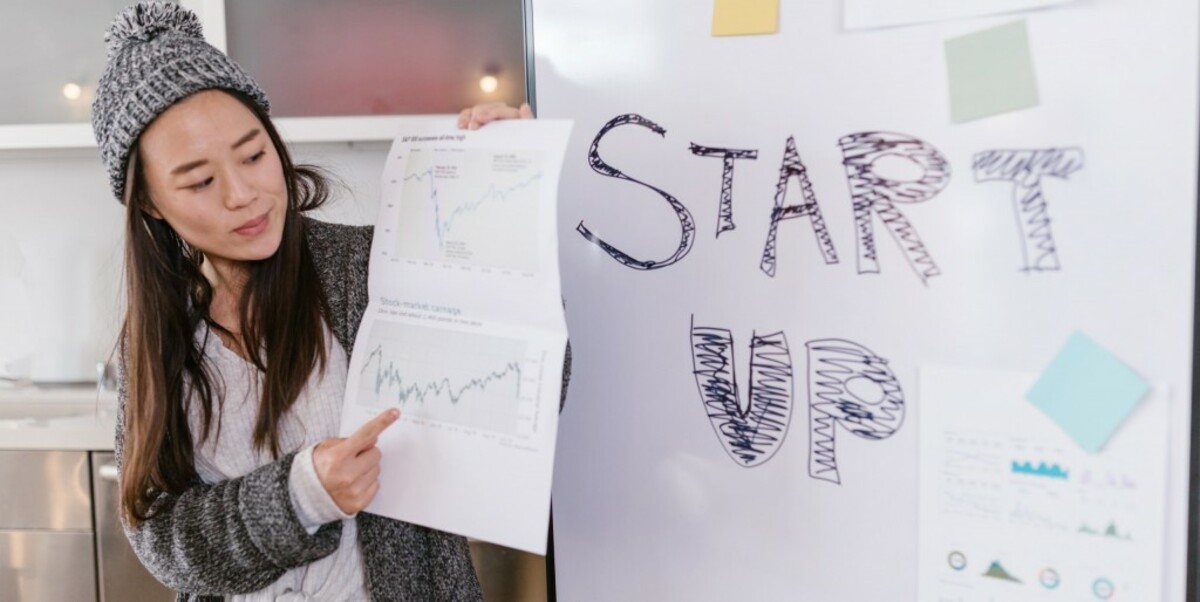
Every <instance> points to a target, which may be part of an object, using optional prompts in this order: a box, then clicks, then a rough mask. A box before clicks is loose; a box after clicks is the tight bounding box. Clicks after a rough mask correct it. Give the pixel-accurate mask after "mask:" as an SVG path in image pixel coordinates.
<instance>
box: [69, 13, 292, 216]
mask: <svg viewBox="0 0 1200 602" xmlns="http://www.w3.org/2000/svg"><path fill="white" fill-rule="evenodd" d="M104 41H105V42H106V43H107V44H108V65H107V66H106V67H105V68H104V74H103V75H101V76H100V83H99V85H98V86H97V88H96V99H95V100H94V101H93V102H92V130H93V132H94V133H95V135H96V143H97V144H99V146H100V157H101V159H103V160H104V166H105V167H106V168H107V169H108V179H109V183H110V184H111V185H112V191H113V194H114V195H116V197H117V200H118V201H121V202H122V203H123V202H124V191H125V171H126V169H127V167H128V165H127V164H128V162H129V151H130V149H131V148H132V147H133V145H134V143H136V142H137V139H138V136H139V135H141V133H142V130H143V129H145V128H146V126H147V125H149V124H150V122H151V121H153V120H154V118H155V117H158V115H159V114H160V113H162V112H163V111H165V110H166V109H167V107H170V106H171V105H172V104H174V103H175V102H176V101H179V100H180V99H182V98H184V97H186V96H188V95H190V94H193V93H195V92H199V91H201V90H207V89H211V88H227V89H231V90H237V91H239V92H242V93H244V94H246V95H247V96H249V97H250V98H251V99H253V100H254V102H255V103H256V104H257V105H258V106H260V107H262V109H263V111H269V110H270V104H269V103H268V102H267V95H266V94H265V93H264V92H263V91H262V89H261V88H259V87H258V84H257V83H255V82H254V80H253V79H250V76H249V75H246V73H245V72H244V71H242V69H241V67H238V66H237V65H236V64H235V63H234V62H233V61H231V60H229V57H227V56H225V54H224V53H222V52H221V51H220V50H217V49H216V48H213V47H212V46H210V45H209V44H208V43H207V42H205V41H204V36H203V35H202V34H201V31H200V20H199V19H198V18H196V15H195V13H193V12H191V11H189V10H187V9H185V8H182V7H180V6H178V5H176V4H164V3H161V2H142V3H139V4H136V5H134V6H131V7H129V8H127V9H125V10H124V11H123V12H121V14H119V15H117V18H116V19H113V22H112V25H110V26H109V27H108V30H107V31H105V33H104Z"/></svg>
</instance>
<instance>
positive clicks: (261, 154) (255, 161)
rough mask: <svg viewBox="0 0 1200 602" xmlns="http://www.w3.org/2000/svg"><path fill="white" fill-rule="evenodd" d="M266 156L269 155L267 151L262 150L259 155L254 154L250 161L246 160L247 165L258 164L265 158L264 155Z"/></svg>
mask: <svg viewBox="0 0 1200 602" xmlns="http://www.w3.org/2000/svg"><path fill="white" fill-rule="evenodd" d="M266 154H267V151H265V150H260V151H258V152H257V153H254V154H253V155H251V156H250V158H249V159H246V162H247V163H257V162H258V160H259V159H261V158H263V155H266Z"/></svg>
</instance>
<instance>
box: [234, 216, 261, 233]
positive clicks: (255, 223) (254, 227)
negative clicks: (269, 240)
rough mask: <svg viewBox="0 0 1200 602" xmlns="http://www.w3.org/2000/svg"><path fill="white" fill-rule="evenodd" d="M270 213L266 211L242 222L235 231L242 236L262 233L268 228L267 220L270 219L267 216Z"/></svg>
mask: <svg viewBox="0 0 1200 602" xmlns="http://www.w3.org/2000/svg"><path fill="white" fill-rule="evenodd" d="M269 215H270V214H268V213H264V214H262V215H260V216H258V217H256V218H254V219H252V220H250V221H248V222H246V223H244V224H242V225H241V226H240V227H239V228H238V229H237V230H234V232H237V233H238V234H241V235H242V236H255V235H258V234H262V231H263V230H266V229H267V221H268V219H267V217H268V216H269Z"/></svg>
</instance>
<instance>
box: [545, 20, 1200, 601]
mask: <svg viewBox="0 0 1200 602" xmlns="http://www.w3.org/2000/svg"><path fill="white" fill-rule="evenodd" d="M840 11H841V3H838V2H827V3H801V2H783V3H782V7H781V9H780V22H779V33H778V34H776V35H769V36H749V37H731V38H714V37H711V36H710V35H709V31H710V27H711V21H710V20H711V15H712V2H711V0H686V1H679V2H670V3H667V2H644V1H640V0H610V1H608V2H602V3H598V2H589V1H586V0H533V1H532V20H533V45H534V50H535V62H536V101H537V109H538V113H539V116H541V117H555V118H558V117H565V118H571V119H574V120H575V122H576V127H575V130H574V135H573V139H572V142H571V146H570V149H569V151H568V156H567V161H566V165H565V167H564V173H563V185H562V188H561V190H560V199H561V200H560V203H561V208H560V214H559V215H560V245H561V250H560V253H561V265H562V272H563V286H564V295H565V298H566V309H567V319H568V325H569V330H570V336H571V341H572V346H573V351H574V358H575V363H574V370H573V378H572V382H571V388H570V392H569V397H568V400H567V405H566V408H565V410H564V412H563V414H562V419H561V423H560V429H561V430H560V435H559V439H558V441H559V445H558V451H557V462H556V470H555V482H554V523H555V525H554V527H555V528H554V550H555V567H554V569H555V581H556V587H557V594H558V597H559V599H562V600H570V601H572V602H576V601H589V600H597V601H600V600H604V601H607V600H695V601H703V600H746V599H766V600H782V599H793V600H836V601H838V602H859V601H861V602H867V601H872V602H873V601H878V600H889V601H891V600H915V599H916V595H917V594H916V591H917V566H916V554H917V538H918V533H919V529H920V525H919V524H918V521H917V485H916V483H917V476H918V475H917V466H918V457H917V449H918V432H919V425H920V396H919V392H918V391H917V387H916V384H917V381H918V378H917V374H918V372H919V370H920V369H921V368H922V367H925V366H930V365H952V366H962V367H965V368H971V369H994V370H1003V371H1016V372H1023V373H1030V372H1034V373H1036V372H1038V371H1040V370H1041V369H1042V368H1043V367H1044V366H1045V365H1046V364H1047V363H1048V362H1049V361H1050V360H1051V358H1052V357H1053V356H1054V354H1055V353H1056V351H1057V350H1058V349H1059V348H1060V347H1061V346H1062V344H1063V343H1064V341H1066V340H1067V338H1068V337H1069V336H1070V335H1071V333H1073V332H1075V331H1081V332H1085V333H1087V334H1088V335H1089V336H1091V337H1092V338H1094V339H1095V340H1096V341H1099V342H1100V343H1101V344H1103V345H1104V346H1105V347H1106V348H1108V349H1110V350H1112V351H1114V352H1115V353H1117V354H1118V355H1119V356H1120V358H1121V359H1122V360H1124V361H1125V362H1126V363H1127V364H1128V365H1129V366H1130V367H1132V368H1133V369H1134V370H1136V371H1137V372H1138V373H1139V374H1140V375H1141V376H1142V377H1143V378H1145V379H1146V380H1147V381H1149V382H1151V383H1156V384H1161V386H1162V388H1163V390H1164V391H1165V394H1166V395H1167V403H1169V408H1170V409H1169V412H1170V425H1171V426H1170V427H1169V430H1168V432H1164V433H1163V436H1164V437H1167V438H1169V463H1168V466H1167V471H1168V487H1167V490H1166V491H1165V492H1164V493H1163V495H1162V497H1161V503H1162V504H1163V505H1164V507H1165V512H1166V524H1165V525H1164V526H1163V533H1164V537H1165V544H1164V545H1165V547H1166V549H1165V558H1166V562H1165V566H1164V567H1163V584H1164V591H1165V592H1166V597H1165V599H1168V600H1172V601H1180V600H1183V599H1184V595H1185V586H1186V584H1185V574H1186V571H1187V533H1188V529H1189V524H1188V521H1187V504H1188V457H1189V444H1190V442H1189V432H1190V424H1191V422H1190V420H1191V416H1190V404H1191V398H1192V392H1191V382H1192V376H1191V366H1192V363H1191V362H1192V341H1193V324H1192V315H1193V314H1192V312H1193V291H1194V273H1195V266H1194V258H1195V250H1196V240H1195V224H1196V215H1195V203H1196V186H1195V182H1196V165H1197V108H1198V106H1200V104H1198V99H1197V84H1198V81H1197V71H1198V69H1200V67H1198V62H1197V57H1198V55H1200V52H1198V49H1197V42H1196V40H1197V37H1198V35H1197V34H1198V31H1197V22H1198V20H1197V19H1198V16H1200V15H1198V13H1197V7H1196V5H1195V3H1193V2H1186V1H1183V0H1151V1H1148V2H1137V3H1133V2H1115V1H1108V0H1097V1H1093V2H1077V3H1072V4H1068V5H1065V6H1063V7H1061V8H1055V9H1052V10H1041V11H1034V12H1028V13H1024V14H1017V15H1012V14H1010V15H1003V16H994V17H984V18H975V19H969V20H960V21H953V22H941V23H932V24H925V25H919V26H912V27H898V28H892V29H881V30H871V31H854V32H847V31H843V30H842V29H841V27H840V22H841V14H840ZM1016 19H1025V20H1026V21H1027V25H1028V31H1029V38H1030V45H1031V49H1032V53H1033V58H1034V65H1035V71H1036V76H1037V84H1038V95H1039V105H1038V106H1037V107H1036V108H1033V109H1027V110H1022V111H1017V112H1012V113H1007V114H1002V115H998V116H994V117H990V118H985V119H981V120H978V121H971V122H967V123H960V124H954V123H951V121H950V108H949V100H948V91H947V81H946V63H945V58H944V54H943V46H944V40H945V39H947V38H951V37H954V36H957V35H961V34H965V33H969V32H973V31H977V30H981V29H985V28H987V27H991V26H994V25H999V24H1003V23H1007V22H1011V21H1013V20H1016ZM897 148H899V149H904V154H905V155H906V156H907V157H908V158H909V160H910V163H904V162H900V163H899V164H896V165H893V166H890V167H887V169H895V170H904V169H909V170H910V171H911V170H913V169H914V167H913V165H912V163H913V162H915V163H916V164H917V166H918V169H917V171H916V172H914V173H916V175H914V176H913V177H914V178H919V179H920V181H919V182H917V183H915V184H911V185H904V186H899V187H898V188H897V189H889V190H887V191H884V195H885V196H887V198H885V199H883V202H885V204H882V205H881V204H878V203H876V202H877V201H879V199H874V200H872V199H869V198H867V197H864V196H862V195H863V194H870V193H871V192H872V190H874V189H872V188H871V187H870V186H867V184H869V182H865V181H864V180H862V179H861V178H860V179H859V180H855V178H854V174H855V172H854V170H855V169H858V170H859V171H858V172H857V173H858V174H859V175H860V176H863V173H864V172H863V171H862V170H863V169H867V170H868V171H869V169H871V166H872V165H873V164H872V161H873V160H874V159H878V158H879V156H878V154H874V155H873V154H872V153H876V151H879V149H897ZM713 149H729V150H727V151H718V150H713ZM1009 151H1031V152H1032V151H1039V152H1042V153H1043V154H1041V155H1037V156H1036V157H1033V156H1027V157H1025V158H1026V159H1032V160H1037V161H1039V162H1040V164H1042V165H1048V166H1050V167H1047V168H1046V171H1045V172H1043V173H1042V176H1043V177H1041V178H1040V179H1035V180H1036V182H1035V184H1036V185H1037V190H1031V189H1030V186H1032V184H1030V185H1029V186H1024V187H1022V186H1018V185H1016V184H1014V183H1013V182H1012V181H1011V180H1008V179H1004V177H1003V173H1002V172H1003V170H1002V169H999V168H997V169H990V168H989V167H997V166H999V165H1003V164H1004V160H1005V159H1007V160H1012V159H1014V156H1015V155H1013V154H1012V153H1011V152H1009ZM989 153H990V154H989ZM1004 153H1008V154H1007V155H1006V154H1004ZM884 154H886V153H884ZM725 155H730V157H731V158H730V159H729V160H728V161H727V160H726V159H725ZM751 155H753V157H751ZM1018 158H1019V157H1018ZM726 163H730V164H731V165H732V179H731V180H730V182H731V185H730V186H729V187H728V188H729V192H730V195H729V202H728V203H726V202H725V201H724V200H723V195H722V192H723V181H724V180H723V168H724V165H725V164H726ZM886 163H887V159H884V160H883V162H881V163H879V164H874V165H875V167H877V168H878V169H879V170H884V169H885V164H886ZM864 166H866V167H864ZM781 173H782V174H783V175H785V176H787V177H786V178H781ZM864 177H865V176H864ZM781 179H783V180H784V181H783V184H782V189H783V194H782V195H781V194H780V187H781ZM897 179H899V176H897ZM856 184H857V185H858V187H857V188H856ZM1027 184H1028V182H1027ZM875 192H879V191H878V190H875ZM1033 193H1039V194H1040V195H1041V196H1042V198H1044V199H1045V201H1046V203H1045V206H1044V207H1043V209H1044V211H1042V213H1041V214H1040V215H1039V216H1030V215H1024V216H1023V215H1022V214H1021V212H1020V210H1019V206H1017V205H1015V203H1017V202H1018V199H1019V198H1028V196H1029V195H1031V194H1033ZM856 194H858V196H857V197H856V196H855V195H856ZM888 195H891V196H888ZM1022 195H1024V197H1023V196H1022ZM814 199H815V201H814ZM856 200H857V201H859V202H860V205H859V209H860V210H859V213H858V214H857V215H856V210H855V201H856ZM914 201H915V202H914ZM814 202H815V205H817V206H819V215H817V214H816V212H815V211H814V210H813V208H812V206H811V205H812V204H814ZM862 202H870V203H875V204H870V205H868V207H869V210H868V211H866V212H865V214H866V219H863V216H862V214H863V210H862V207H863V206H864V205H861V203H862ZM806 204H807V205H809V206H808V207H807V208H805V207H804V205H806ZM777 206H778V207H779V210H778V211H776V207H777ZM789 207H792V208H791V209H789ZM891 210H894V211H892V212H891V213H888V211H891ZM773 212H774V213H773ZM773 215H775V216H776V217H784V218H786V219H779V220H775V223H774V224H773V220H772V216H773ZM1043 218H1044V219H1048V220H1049V224H1050V229H1051V233H1052V234H1051V235H1047V234H1046V232H1045V228H1041V229H1038V228H1036V226H1038V225H1043V226H1044V225H1045V222H1044V221H1042V222H1039V221H1038V219H1043ZM1047 236H1051V238H1050V239H1047ZM1039 237H1040V238H1039ZM772 242H773V244H772ZM1048 249H1050V251H1049V252H1048V253H1047V250H1048ZM752 341H754V342H755V343H756V344H755V345H754V346H753V347H752V346H751V342H752ZM697 350H700V352H698V351H697ZM705 352H706V353H708V355H707V356H705V355H704V353H705ZM730 353H731V354H732V359H733V361H732V362H731V363H728V365H726V364H721V361H720V359H719V358H722V357H728V355H722V354H730ZM823 353H824V354H833V356H832V357H835V358H836V357H851V356H855V355H856V354H857V356H858V357H859V358H860V360H863V361H865V360H866V359H869V358H879V359H882V360H885V361H886V369H887V370H890V372H891V376H892V377H894V379H893V380H894V383H895V384H896V387H897V390H896V391H895V392H894V393H895V395H896V397H895V399H893V400H892V401H891V402H889V403H892V406H891V408H890V413H889V414H888V415H887V416H886V417H885V418H883V419H880V420H878V421H877V422H876V423H874V424H871V425H867V426H866V427H865V428H866V430H868V431H870V434H871V435H872V436H855V435H853V434H851V433H850V431H849V430H848V429H847V428H846V426H845V424H844V423H840V422H839V424H838V425H836V426H831V424H830V423H829V421H826V422H825V423H824V424H823V425H822V424H821V423H819V421H818V422H814V421H813V416H816V417H817V418H820V417H821V416H822V415H821V414H820V413H819V412H816V413H814V410H813V409H812V408H811V407H810V403H809V389H810V384H809V383H808V382H806V381H807V380H808V378H807V375H809V374H810V372H809V371H810V369H811V368H810V366H811V365H812V363H813V362H814V361H821V358H822V357H826V358H828V357H831V356H829V355H826V356H822V355H821V354H823ZM838 354H841V355H840V356H839V355H838ZM714 358H718V359H715V360H714ZM752 359H753V360H755V361H754V362H752V361H751V360H752ZM710 360H711V361H712V362H715V363H708V362H709V361H710ZM784 365H790V366H791V368H792V370H791V377H790V378H791V381H790V382H787V378H785V377H782V376H781V375H782V374H784V373H786V372H787V371H786V370H781V369H780V366H784ZM874 365H876V366H878V365H879V364H878V363H875V364H874ZM730 370H732V372H730ZM734 379H736V381H737V382H738V383H741V384H740V387H741V393H742V395H743V396H745V394H746V389H748V388H749V387H748V386H747V383H750V382H752V381H753V382H759V383H768V384H769V383H772V382H774V383H775V384H777V385H778V386H779V390H778V391H774V392H773V390H772V389H771V388H770V387H766V386H764V387H760V389H759V391H758V392H759V393H760V394H761V395H760V396H759V397H758V398H756V401H755V402H754V403H758V404H759V406H757V407H758V408H759V409H760V410H761V413H760V414H761V416H763V417H767V418H770V417H774V421H773V422H772V420H764V421H761V422H760V424H759V426H763V427H764V428H762V429H760V430H758V431H756V432H755V433H756V437H757V436H758V435H762V434H763V433H766V435H763V436H762V437H759V438H755V439H753V440H746V439H743V440H738V439H737V433H738V429H737V425H736V424H735V425H732V426H731V425H730V424H728V421H726V422H724V423H723V422H721V421H718V420H710V418H709V413H710V410H712V408H713V407H718V408H719V406H720V404H721V403H722V401H721V390H720V388H721V387H722V386H727V385H728V382H729V381H730V380H734ZM772 379H774V380H772ZM780 379H782V380H780ZM789 388H790V390H791V401H790V402H788V401H787V399H786V398H787V397H788V395H787V393H786V390H787V389H789ZM780 391H783V392H780ZM775 393H778V395H777V396H775V397H772V395H774V394H775ZM706 395H707V396H706ZM727 398H728V396H726V399H727ZM789 403H790V405H788V404H789ZM713 404H715V406H714V405H713ZM784 406H787V407H786V408H785V407H784ZM843 418H844V417H843ZM834 419H837V417H834ZM822 426H824V427H826V428H824V430H823V429H822ZM768 427H775V428H774V430H773V431H772V429H771V428H768ZM723 428H724V429H725V431H723V430H722V429H723ZM830 430H832V431H834V435H833V437H832V438H831V437H829V436H828V434H829V432H830ZM731 433H732V434H731Z"/></svg>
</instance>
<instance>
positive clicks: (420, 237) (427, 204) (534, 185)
mask: <svg viewBox="0 0 1200 602" xmlns="http://www.w3.org/2000/svg"><path fill="white" fill-rule="evenodd" d="M467 174H471V176H470V177H467ZM480 174H482V175H480ZM541 181H542V169H541V153H539V152H533V151H510V150H491V149H461V148H460V149H424V148H417V149H412V150H411V151H410V152H409V155H408V158H407V162H406V163H405V169H404V177H403V179H402V180H400V181H398V182H397V184H398V185H400V186H401V187H402V190H401V200H400V215H399V223H398V224H397V231H398V233H399V236H398V238H397V242H396V255H397V256H399V257H408V258H415V259H422V260H427V261H439V262H448V263H465V264H469V265H477V266H481V267H495V268H503V269H514V270H520V271H523V272H534V271H536V270H537V268H538V237H537V234H536V233H537V227H538V197H539V191H540V185H541Z"/></svg>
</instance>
